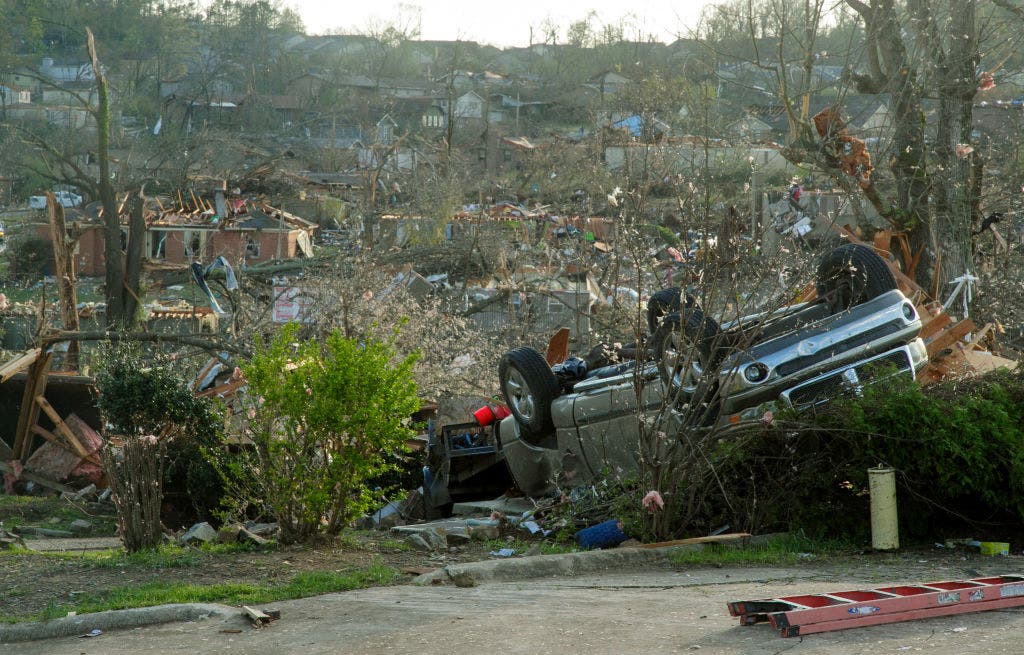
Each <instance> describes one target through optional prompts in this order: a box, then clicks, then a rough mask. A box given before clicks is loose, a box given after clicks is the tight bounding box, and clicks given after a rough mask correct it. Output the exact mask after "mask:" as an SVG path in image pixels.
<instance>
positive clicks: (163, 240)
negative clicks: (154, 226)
mask: <svg viewBox="0 0 1024 655" xmlns="http://www.w3.org/2000/svg"><path fill="white" fill-rule="evenodd" d="M146 239H148V240H149V246H148V247H147V252H149V258H150V259H166V258H167V231H166V230H150V231H149V232H147V233H146Z"/></svg>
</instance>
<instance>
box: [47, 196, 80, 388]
mask: <svg viewBox="0 0 1024 655" xmlns="http://www.w3.org/2000/svg"><path fill="white" fill-rule="evenodd" d="M46 210H47V214H48V215H49V219H50V240H51V241H52V242H53V264H54V266H53V269H54V270H53V273H54V275H55V276H56V278H57V295H58V297H59V298H60V315H61V322H62V324H63V326H64V330H65V331H68V332H77V331H78V329H79V327H78V326H79V323H78V292H77V288H76V286H75V257H74V249H75V240H74V239H71V238H69V237H68V229H67V224H66V223H65V222H64V206H63V205H61V204H60V203H58V202H57V201H56V199H54V197H53V194H52V193H49V192H47V194H46ZM78 353H79V342H78V341H76V340H74V339H72V340H71V341H69V342H68V354H67V358H66V359H65V361H64V366H65V368H66V369H67V370H70V371H77V370H78Z"/></svg>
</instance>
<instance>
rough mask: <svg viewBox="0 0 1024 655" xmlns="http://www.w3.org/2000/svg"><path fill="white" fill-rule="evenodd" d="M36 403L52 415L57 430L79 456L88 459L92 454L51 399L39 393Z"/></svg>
mask: <svg viewBox="0 0 1024 655" xmlns="http://www.w3.org/2000/svg"><path fill="white" fill-rule="evenodd" d="M36 404H37V405H39V407H40V408H41V409H42V410H43V411H44V412H46V415H47V416H49V417H50V420H51V421H53V424H54V425H55V426H56V428H57V432H59V433H60V436H62V437H64V439H66V440H67V442H68V444H69V445H70V446H71V447H72V448H73V449H74V451H75V454H77V455H78V456H79V457H82V458H85V459H88V458H89V454H90V453H89V451H88V450H86V449H85V446H83V445H82V444H81V443H79V441H78V437H76V436H75V434H74V433H73V432H72V431H71V429H70V428H68V426H67V425H65V424H64V419H62V418H61V417H60V414H58V413H57V410H55V409H54V408H53V406H52V405H50V403H49V401H47V400H46V398H44V397H43V396H42V395H38V396H36Z"/></svg>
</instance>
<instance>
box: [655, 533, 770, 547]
mask: <svg viewBox="0 0 1024 655" xmlns="http://www.w3.org/2000/svg"><path fill="white" fill-rule="evenodd" d="M749 536H751V535H750V533H748V532H730V533H729V534H712V535H708V536H706V537H689V538H687V539H675V540H673V541H659V542H657V543H653V544H640V548H668V547H669V546H688V545H690V544H720V543H726V542H729V541H737V540H739V539H746V538H747V537H749Z"/></svg>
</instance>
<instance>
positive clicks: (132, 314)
mask: <svg viewBox="0 0 1024 655" xmlns="http://www.w3.org/2000/svg"><path fill="white" fill-rule="evenodd" d="M145 202H146V198H145V196H144V195H143V193H142V189H139V193H138V194H137V195H135V196H134V197H133V198H132V201H131V210H130V214H129V216H130V218H129V224H128V256H127V257H126V258H125V275H124V285H125V286H124V293H125V294H126V295H125V296H124V316H125V327H126V328H132V327H134V326H135V324H136V323H137V322H138V321H137V318H138V314H139V304H140V300H141V299H140V298H139V288H140V286H141V285H140V282H141V277H142V260H143V254H144V250H145V245H146V220H145V217H144V216H143V208H144V205H145Z"/></svg>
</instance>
